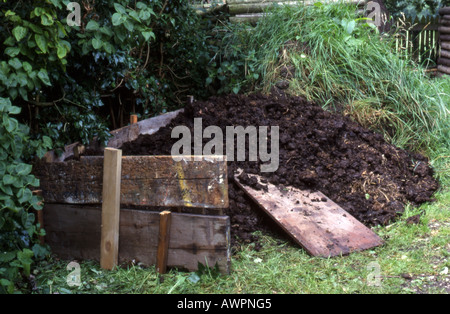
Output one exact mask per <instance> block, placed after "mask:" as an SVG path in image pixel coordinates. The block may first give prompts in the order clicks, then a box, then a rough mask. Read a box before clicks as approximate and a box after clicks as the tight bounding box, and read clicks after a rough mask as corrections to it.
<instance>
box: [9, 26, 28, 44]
mask: <svg viewBox="0 0 450 314" xmlns="http://www.w3.org/2000/svg"><path fill="white" fill-rule="evenodd" d="M27 33H28V29H26V28H25V27H23V26H16V27H14V29H13V30H12V34H13V35H14V37H15V38H16V40H17V41H21V40H22V39H24V38H25V36H27Z"/></svg>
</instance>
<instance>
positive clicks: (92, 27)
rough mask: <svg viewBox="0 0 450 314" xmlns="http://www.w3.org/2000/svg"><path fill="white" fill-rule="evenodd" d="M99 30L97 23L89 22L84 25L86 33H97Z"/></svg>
mask: <svg viewBox="0 0 450 314" xmlns="http://www.w3.org/2000/svg"><path fill="white" fill-rule="evenodd" d="M99 28H100V26H99V25H98V23H97V22H96V21H94V20H90V21H89V22H88V23H87V25H86V30H87V31H97V30H98V29H99Z"/></svg>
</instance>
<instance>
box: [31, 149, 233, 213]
mask: <svg viewBox="0 0 450 314" xmlns="http://www.w3.org/2000/svg"><path fill="white" fill-rule="evenodd" d="M196 159H197V160H196ZM34 174H35V176H36V177H37V178H38V179H39V180H40V183H41V187H40V189H41V190H42V194H43V197H44V199H45V202H46V203H62V204H101V203H102V186H103V156H95V157H81V158H80V160H79V161H78V160H69V161H66V162H51V163H46V162H41V163H40V164H39V165H38V166H37V167H35V173H34ZM120 193H121V200H120V203H121V204H122V205H136V206H166V207H194V208H212V209H217V208H219V209H221V208H227V207H228V178H227V162H226V157H225V156H196V157H195V158H194V157H190V156H186V157H184V158H183V159H182V160H181V161H174V160H173V158H172V157H171V156H124V157H122V177H121V188H120Z"/></svg>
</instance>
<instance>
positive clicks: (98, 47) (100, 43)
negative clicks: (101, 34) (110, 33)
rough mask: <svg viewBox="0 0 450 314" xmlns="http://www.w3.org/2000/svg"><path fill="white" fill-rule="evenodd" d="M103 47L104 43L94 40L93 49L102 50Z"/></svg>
mask: <svg viewBox="0 0 450 314" xmlns="http://www.w3.org/2000/svg"><path fill="white" fill-rule="evenodd" d="M102 45H103V42H102V41H101V40H98V39H97V38H93V39H92V47H94V49H96V50H98V49H100V48H102Z"/></svg>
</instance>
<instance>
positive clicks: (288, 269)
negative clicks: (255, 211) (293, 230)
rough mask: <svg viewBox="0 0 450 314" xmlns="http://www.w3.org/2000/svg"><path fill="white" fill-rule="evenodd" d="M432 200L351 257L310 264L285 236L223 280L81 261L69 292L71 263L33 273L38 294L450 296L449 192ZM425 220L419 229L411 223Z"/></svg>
mask: <svg viewBox="0 0 450 314" xmlns="http://www.w3.org/2000/svg"><path fill="white" fill-rule="evenodd" d="M436 199H437V201H436V202H435V203H432V204H426V205H423V206H421V207H420V208H416V209H411V208H407V210H406V212H405V214H404V215H403V217H401V219H399V220H398V221H396V222H395V223H393V224H391V225H388V226H385V227H377V228H375V231H376V233H377V234H378V235H380V236H381V237H382V238H383V239H384V240H385V244H384V245H383V246H382V247H378V248H375V249H373V250H367V251H364V252H358V253H353V254H351V255H349V256H342V257H336V258H330V259H324V258H315V257H310V256H309V255H308V254H307V253H306V252H305V251H303V250H302V249H301V248H299V247H298V246H296V245H295V244H292V243H291V242H290V241H289V240H288V239H286V238H284V236H283V235H277V234H261V239H262V241H263V248H262V250H260V251H258V252H257V251H255V250H254V249H253V245H252V244H249V245H243V246H242V247H241V249H240V250H239V252H237V253H236V254H235V255H234V256H233V258H232V272H231V274H230V275H227V276H226V275H217V274H215V273H214V272H213V271H208V270H207V271H204V272H203V274H200V276H198V274H196V273H187V272H180V271H177V270H171V271H170V272H169V273H168V274H166V275H164V276H163V277H162V278H160V277H159V276H158V274H157V273H156V271H155V268H154V267H149V268H144V267H141V266H139V265H131V266H124V267H120V268H118V269H116V270H114V271H105V270H102V269H100V266H99V264H98V263H96V262H92V261H85V262H81V263H80V279H81V285H80V286H72V287H71V286H70V285H68V284H67V277H68V275H69V274H70V273H71V270H67V265H68V264H69V262H70V261H61V260H60V261H58V260H49V261H46V262H42V263H41V264H40V265H36V266H37V267H34V269H35V271H34V276H35V281H36V287H37V290H36V293H127V294H128V293H151V294H154V293H161V294H166V293H173V294H188V293H189V294H203V293H207V294H210V293H214V294H229V293H239V294H240V293H267V294H292V293H312V294H316V293H371V294H372V293H395V294H398V293H450V273H449V268H450V261H449V259H448V258H449V256H450V211H449V208H450V188H448V187H446V188H444V189H443V190H442V191H441V192H439V193H438V194H437V195H436ZM422 212H423V215H422V217H421V219H420V222H419V223H418V224H409V223H408V218H409V217H411V216H414V215H417V214H418V213H422Z"/></svg>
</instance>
